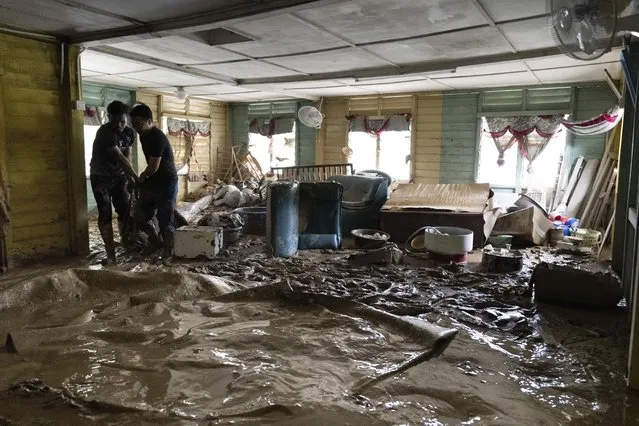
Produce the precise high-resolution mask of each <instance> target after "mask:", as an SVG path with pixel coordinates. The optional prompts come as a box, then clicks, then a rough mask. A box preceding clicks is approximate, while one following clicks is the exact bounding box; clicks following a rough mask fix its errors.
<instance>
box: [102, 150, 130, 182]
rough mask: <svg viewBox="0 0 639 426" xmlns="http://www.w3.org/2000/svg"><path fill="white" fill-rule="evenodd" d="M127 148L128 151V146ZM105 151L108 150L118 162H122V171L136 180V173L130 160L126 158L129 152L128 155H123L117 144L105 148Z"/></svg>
mask: <svg viewBox="0 0 639 426" xmlns="http://www.w3.org/2000/svg"><path fill="white" fill-rule="evenodd" d="M127 150H128V151H130V148H127ZM107 151H108V152H109V154H110V155H111V156H113V157H115V158H116V159H117V161H119V162H120V164H122V167H123V168H124V172H125V173H126V174H127V175H129V176H131V177H132V178H134V179H135V180H136V181H137V179H138V174H137V173H136V172H135V169H134V168H133V166H132V165H131V161H130V160H129V158H128V157H129V156H130V153H129V156H125V155H124V154H123V153H122V151H120V149H119V148H118V147H117V146H112V147H110V148H107Z"/></svg>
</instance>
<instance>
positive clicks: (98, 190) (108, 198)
mask: <svg viewBox="0 0 639 426" xmlns="http://www.w3.org/2000/svg"><path fill="white" fill-rule="evenodd" d="M91 189H92V190H93V196H94V197H95V202H96V203H97V205H98V224H99V225H105V224H109V223H111V221H112V220H113V215H112V208H111V204H113V207H114V208H115V212H116V213H117V214H118V221H119V222H121V221H123V220H124V218H125V216H126V215H127V210H128V208H129V202H130V195H129V192H128V191H127V180H126V177H125V176H124V175H119V176H98V175H91Z"/></svg>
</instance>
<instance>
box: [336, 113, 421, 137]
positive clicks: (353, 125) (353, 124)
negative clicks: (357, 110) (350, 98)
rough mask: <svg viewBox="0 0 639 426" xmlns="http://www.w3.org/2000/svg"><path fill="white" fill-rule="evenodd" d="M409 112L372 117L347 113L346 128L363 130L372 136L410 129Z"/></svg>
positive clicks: (410, 116) (353, 130)
mask: <svg viewBox="0 0 639 426" xmlns="http://www.w3.org/2000/svg"><path fill="white" fill-rule="evenodd" d="M411 118H412V115H411V114H394V115H391V116H388V117H383V118H376V119H372V118H369V117H367V116H362V115H349V116H347V117H346V119H347V120H348V130H349V131H350V132H365V133H368V134H369V135H372V136H379V135H380V134H381V133H382V132H385V131H396V132H401V131H407V130H410V120H411Z"/></svg>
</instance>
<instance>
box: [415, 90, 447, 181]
mask: <svg viewBox="0 0 639 426" xmlns="http://www.w3.org/2000/svg"><path fill="white" fill-rule="evenodd" d="M416 103H417V111H413V127H414V132H415V138H414V142H415V143H414V145H415V147H414V152H415V155H414V174H413V177H414V179H415V183H439V162H440V159H441V141H442V140H441V135H442V95H441V94H433V95H420V96H417V102H416Z"/></svg>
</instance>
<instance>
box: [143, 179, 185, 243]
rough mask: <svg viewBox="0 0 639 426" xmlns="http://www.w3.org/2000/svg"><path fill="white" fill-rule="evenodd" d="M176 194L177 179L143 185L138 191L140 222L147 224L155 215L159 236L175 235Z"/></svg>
mask: <svg viewBox="0 0 639 426" xmlns="http://www.w3.org/2000/svg"><path fill="white" fill-rule="evenodd" d="M177 192H178V179H177V177H175V178H173V179H171V180H169V181H165V182H162V183H160V182H153V183H148V182H147V183H145V184H143V185H142V188H141V191H140V211H141V215H142V216H141V218H140V219H141V220H142V221H144V222H149V221H150V220H151V219H153V216H155V215H156V214H157V219H158V225H159V227H160V234H161V235H162V237H163V238H165V239H166V238H167V237H168V238H170V237H172V236H173V234H174V233H175V228H174V226H173V211H174V210H175V203H176V199H177Z"/></svg>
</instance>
